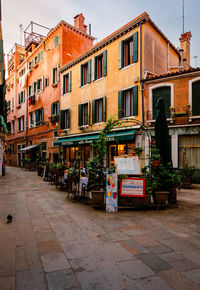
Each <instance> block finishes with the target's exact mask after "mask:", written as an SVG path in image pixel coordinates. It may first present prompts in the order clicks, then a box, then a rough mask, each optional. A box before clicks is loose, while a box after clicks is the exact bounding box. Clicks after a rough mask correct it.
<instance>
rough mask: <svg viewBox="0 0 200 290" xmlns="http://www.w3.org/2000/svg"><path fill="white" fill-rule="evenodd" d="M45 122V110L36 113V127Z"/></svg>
mask: <svg viewBox="0 0 200 290" xmlns="http://www.w3.org/2000/svg"><path fill="white" fill-rule="evenodd" d="M42 121H44V109H43V108H42V109H39V110H36V111H35V126H36V127H37V126H40V125H41V122H42Z"/></svg>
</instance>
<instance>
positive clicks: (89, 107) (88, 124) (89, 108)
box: [88, 101, 91, 125]
mask: <svg viewBox="0 0 200 290" xmlns="http://www.w3.org/2000/svg"><path fill="white" fill-rule="evenodd" d="M90 107H91V106H90V101H88V125H90Z"/></svg>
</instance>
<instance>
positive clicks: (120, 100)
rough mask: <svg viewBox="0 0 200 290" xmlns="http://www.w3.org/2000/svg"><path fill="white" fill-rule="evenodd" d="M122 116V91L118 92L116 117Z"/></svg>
mask: <svg viewBox="0 0 200 290" xmlns="http://www.w3.org/2000/svg"><path fill="white" fill-rule="evenodd" d="M123 117H124V98H123V91H119V92H118V118H123Z"/></svg>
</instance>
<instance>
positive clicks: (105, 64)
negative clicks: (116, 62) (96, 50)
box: [103, 50, 107, 77]
mask: <svg viewBox="0 0 200 290" xmlns="http://www.w3.org/2000/svg"><path fill="white" fill-rule="evenodd" d="M106 75H107V50H105V51H104V52H103V76H104V77H105V76H106Z"/></svg>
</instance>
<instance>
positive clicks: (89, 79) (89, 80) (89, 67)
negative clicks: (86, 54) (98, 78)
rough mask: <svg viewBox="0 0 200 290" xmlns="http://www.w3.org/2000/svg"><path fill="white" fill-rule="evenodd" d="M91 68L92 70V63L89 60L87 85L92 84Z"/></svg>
mask: <svg viewBox="0 0 200 290" xmlns="http://www.w3.org/2000/svg"><path fill="white" fill-rule="evenodd" d="M91 68H92V61H91V59H90V60H88V76H87V83H88V84H90V83H91Z"/></svg>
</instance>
